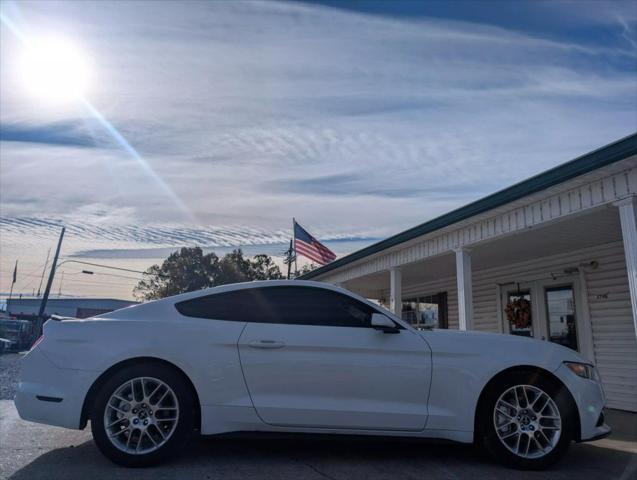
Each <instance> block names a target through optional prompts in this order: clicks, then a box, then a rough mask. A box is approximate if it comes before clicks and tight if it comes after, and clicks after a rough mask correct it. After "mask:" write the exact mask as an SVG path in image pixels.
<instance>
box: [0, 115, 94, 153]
mask: <svg viewBox="0 0 637 480" xmlns="http://www.w3.org/2000/svg"><path fill="white" fill-rule="evenodd" d="M0 142H22V143H36V144H43V145H52V146H56V145H58V146H59V145H62V146H73V147H95V146H97V145H98V141H97V140H96V138H95V137H94V136H93V135H91V134H90V133H89V132H88V131H87V130H86V128H85V124H84V123H83V122H79V121H73V120H69V121H63V122H56V123H51V124H47V125H29V124H20V123H11V122H7V123H3V124H2V128H1V129H0Z"/></svg>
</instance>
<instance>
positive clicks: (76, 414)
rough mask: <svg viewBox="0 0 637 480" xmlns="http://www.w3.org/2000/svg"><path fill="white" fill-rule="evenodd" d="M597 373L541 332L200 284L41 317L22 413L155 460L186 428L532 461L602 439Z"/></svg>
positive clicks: (28, 361) (309, 288)
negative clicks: (421, 319)
mask: <svg viewBox="0 0 637 480" xmlns="http://www.w3.org/2000/svg"><path fill="white" fill-rule="evenodd" d="M604 401H605V400H604V392H603V390H602V386H601V383H600V379H599V377H598V375H597V372H596V370H595V368H594V367H593V366H592V365H590V363H589V362H587V361H586V360H584V359H582V358H581V357H580V356H578V355H577V353H576V352H573V351H571V350H569V349H567V348H564V347H561V346H558V345H555V344H552V343H549V342H542V341H538V340H532V339H528V338H521V337H515V336H511V335H495V334H485V333H475V332H458V331H451V330H425V331H418V330H415V329H413V328H412V327H411V326H410V325H408V324H406V323H405V322H403V321H402V320H401V319H399V318H396V317H395V316H393V315H392V314H391V313H389V312H387V311H385V310H383V309H382V308H380V307H378V306H377V305H375V304H373V303H370V302H368V301H367V300H365V299H364V298H361V297H358V296H356V295H354V294H352V293H350V292H348V291H346V290H343V289H341V288H338V287H333V286H329V285H326V284H323V283H317V282H306V281H268V282H252V283H244V284H236V285H227V286H223V287H217V288H212V289H209V290H203V291H199V292H193V293H187V294H183V295H178V296H175V297H171V298H166V299H163V300H159V301H155V302H150V303H146V304H143V305H138V306H134V307H130V308H126V309H123V310H118V311H115V312H112V313H109V314H105V315H100V316H98V317H95V318H90V319H86V320H77V319H62V320H59V319H57V320H49V321H48V322H46V323H45V325H44V335H43V337H42V339H41V340H40V341H39V342H38V343H37V345H36V346H34V347H33V349H32V350H31V351H30V352H29V353H28V354H27V355H26V357H25V358H24V361H23V365H22V378H21V382H20V384H19V388H18V393H17V396H16V399H15V403H16V406H17V409H18V411H19V413H20V416H21V417H22V418H24V419H26V420H31V421H34V422H41V423H47V424H50V425H58V426H61V427H67V428H75V429H81V428H84V427H85V426H86V424H87V421H88V420H90V421H91V428H92V432H93V437H94V439H95V442H96V443H97V445H98V447H99V448H100V450H101V451H102V452H103V453H104V454H105V455H106V456H107V457H109V458H110V459H111V460H113V461H115V462H117V463H120V464H123V465H128V466H143V465H150V464H154V463H157V462H159V461H160V460H164V459H166V458H168V457H169V456H171V455H173V454H174V453H176V452H178V451H179V449H180V448H181V447H182V446H183V445H184V444H185V442H186V441H187V440H188V438H189V437H190V436H191V435H192V433H193V431H196V430H199V431H200V432H201V433H202V434H218V433H224V432H236V431H270V432H316V433H346V434H352V433H355V434H362V435H394V436H411V437H429V438H441V439H449V440H455V441H458V442H466V443H469V442H474V441H475V442H477V443H480V444H483V445H484V446H486V448H487V449H488V451H490V452H491V453H492V454H493V455H494V456H495V457H496V458H497V459H498V460H500V461H501V462H503V463H505V464H507V465H510V466H514V467H518V468H530V469H537V468H543V467H546V466H548V465H550V464H551V463H553V462H554V461H556V460H557V459H558V458H560V457H561V456H562V455H563V454H564V453H565V451H566V449H567V447H568V445H569V444H570V443H571V441H584V440H591V439H595V438H599V437H602V436H605V435H607V434H608V433H609V432H610V428H609V427H608V426H607V425H606V424H604V417H603V413H602V409H603V406H604Z"/></svg>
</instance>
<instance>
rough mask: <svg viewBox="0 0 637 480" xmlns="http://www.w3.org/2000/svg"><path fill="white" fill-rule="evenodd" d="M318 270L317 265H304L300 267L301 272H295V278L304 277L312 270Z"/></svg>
mask: <svg viewBox="0 0 637 480" xmlns="http://www.w3.org/2000/svg"><path fill="white" fill-rule="evenodd" d="M316 268H318V265H314V264H313V263H306V264H305V265H303V266H302V267H301V270H299V271H298V272H297V275H296V276H297V277H300V276H301V275H305V274H306V273H310V272H311V271H312V270H314V269H316Z"/></svg>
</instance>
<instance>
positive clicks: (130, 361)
mask: <svg viewBox="0 0 637 480" xmlns="http://www.w3.org/2000/svg"><path fill="white" fill-rule="evenodd" d="M140 363H154V364H159V365H162V366H164V367H167V368H170V369H172V370H173V371H175V372H177V373H178V374H179V375H180V376H181V377H182V378H183V379H184V380H185V381H186V384H187V385H188V386H189V388H190V390H191V392H192V395H193V398H194V400H195V428H196V429H197V430H200V429H201V404H200V402H199V394H198V393H197V389H196V388H195V385H194V384H193V383H192V380H191V379H190V377H189V376H188V375H187V374H186V372H184V371H183V370H182V369H181V368H179V367H178V366H177V365H175V364H174V363H172V362H169V361H167V360H164V359H161V358H157V357H133V358H127V359H126V360H122V361H120V362H118V363H116V364H114V365H111V366H110V367H109V368H107V369H106V370H105V371H104V372H102V374H101V375H100V376H99V377H97V379H95V381H94V382H93V384H92V385H91V387H90V388H89V390H88V392H87V393H86V396H85V397H84V403H83V404H82V414H81V416H80V429H84V428H85V427H86V424H87V422H88V417H89V413H90V407H91V405H92V404H93V401H94V399H95V395H96V394H97V392H98V391H99V389H100V387H101V386H102V385H103V384H104V382H106V381H107V380H108V379H109V378H110V376H111V375H113V374H114V373H115V372H117V371H118V370H121V369H122V368H125V367H127V366H129V365H139V364H140Z"/></svg>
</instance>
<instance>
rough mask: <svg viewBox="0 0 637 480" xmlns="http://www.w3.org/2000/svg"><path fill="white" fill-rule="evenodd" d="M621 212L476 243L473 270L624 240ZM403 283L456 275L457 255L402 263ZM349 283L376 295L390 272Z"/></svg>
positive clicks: (595, 213)
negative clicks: (620, 219)
mask: <svg viewBox="0 0 637 480" xmlns="http://www.w3.org/2000/svg"><path fill="white" fill-rule="evenodd" d="M621 239H622V236H621V226H620V223H619V214H618V212H617V209H616V208H615V207H600V208H598V209H594V210H590V211H588V212H587V213H585V214H581V215H577V216H573V217H571V218H569V219H566V220H561V221H557V222H554V223H551V224H548V225H544V226H542V227H537V228H530V229H528V230H525V231H523V232H519V233H515V234H512V235H510V236H506V237H501V238H499V239H497V240H492V241H488V242H485V243H483V244H477V245H475V246H474V247H473V248H472V253H471V263H472V269H473V271H477V270H482V269H485V268H494V267H501V266H504V265H507V264H511V263H518V262H524V261H528V260H533V259H535V258H541V257H547V256H550V255H557V254H560V253H566V252H569V251H573V250H579V249H583V248H587V247H593V246H595V245H603V244H606V243H611V242H616V241H621ZM401 269H402V277H403V286H407V285H410V284H414V283H424V282H428V281H432V280H437V279H444V278H449V277H454V276H455V274H456V264H455V255H454V254H453V253H447V254H445V255H441V256H438V257H433V258H430V259H428V260H425V261H421V262H415V263H410V264H407V265H403V266H402V267H401ZM346 287H347V288H349V289H351V290H352V291H355V292H358V293H360V294H362V295H366V296H369V297H370V298H374V297H375V296H377V295H378V294H379V292H381V291H382V290H386V289H387V288H389V272H387V271H385V272H378V273H375V274H372V275H367V276H364V277H360V278H357V279H353V280H349V281H348V282H347V284H346Z"/></svg>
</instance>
